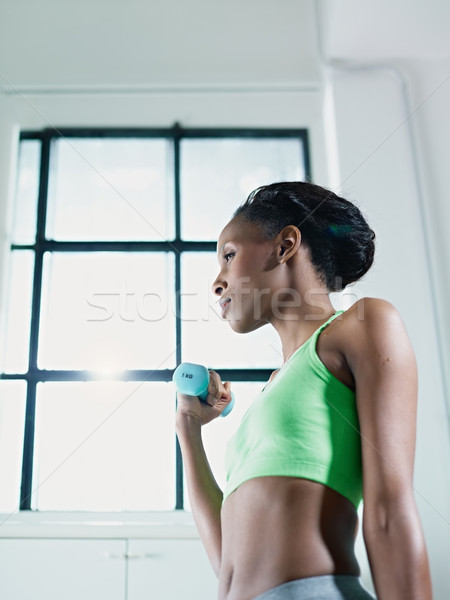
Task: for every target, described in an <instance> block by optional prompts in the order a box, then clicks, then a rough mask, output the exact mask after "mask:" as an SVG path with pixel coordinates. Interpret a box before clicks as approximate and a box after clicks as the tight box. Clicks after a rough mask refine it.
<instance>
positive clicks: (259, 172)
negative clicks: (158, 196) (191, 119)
mask: <svg viewBox="0 0 450 600" xmlns="http://www.w3.org/2000/svg"><path fill="white" fill-rule="evenodd" d="M304 179H305V170H304V157H303V146H302V143H301V141H300V140H298V139H281V138H280V139H273V138H272V139H264V138H259V139H255V138H254V139H189V140H184V141H182V142H181V224H182V230H181V232H182V237H183V238H184V239H189V240H201V239H204V240H216V239H217V237H218V236H219V233H220V231H221V229H222V228H223V227H224V226H225V225H226V224H227V223H228V221H229V220H230V219H231V217H232V213H233V212H234V210H235V209H236V208H237V207H238V206H239V205H240V204H241V203H242V202H243V201H244V200H245V199H246V197H247V196H248V194H249V193H250V192H251V191H252V190H254V189H255V188H257V187H259V186H261V185H264V184H267V183H273V182H274V181H288V180H304Z"/></svg>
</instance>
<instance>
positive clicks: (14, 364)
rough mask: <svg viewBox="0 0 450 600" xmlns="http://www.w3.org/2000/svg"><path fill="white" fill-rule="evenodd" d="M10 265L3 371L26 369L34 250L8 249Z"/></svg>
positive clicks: (21, 371)
mask: <svg viewBox="0 0 450 600" xmlns="http://www.w3.org/2000/svg"><path fill="white" fill-rule="evenodd" d="M9 267H10V272H9V283H8V305H7V308H6V311H5V315H6V320H5V321H6V322H5V337H4V352H3V357H2V367H3V371H5V372H6V373H25V372H26V371H27V369H28V352H29V345H30V319H31V300H32V295H33V267H34V253H33V252H28V251H27V250H17V251H15V252H11V255H10V265H9Z"/></svg>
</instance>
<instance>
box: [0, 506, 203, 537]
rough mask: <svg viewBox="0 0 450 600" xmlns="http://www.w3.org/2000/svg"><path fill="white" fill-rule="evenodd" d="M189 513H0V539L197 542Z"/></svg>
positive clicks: (195, 531) (196, 534)
mask: <svg viewBox="0 0 450 600" xmlns="http://www.w3.org/2000/svg"><path fill="white" fill-rule="evenodd" d="M198 537H199V536H198V533H197V529H196V527H195V525H194V521H193V518H192V514H191V513H189V512H185V511H167V512H129V513H127V512H123V513H121V512H114V513H103V512H102V513H99V512H93V513H90V512H32V511H23V512H18V513H15V514H13V515H10V514H4V513H3V514H0V538H83V539H86V538H97V539H103V538H112V539H122V538H146V539H152V538H153V539H158V538H160V539H170V538H173V539H198Z"/></svg>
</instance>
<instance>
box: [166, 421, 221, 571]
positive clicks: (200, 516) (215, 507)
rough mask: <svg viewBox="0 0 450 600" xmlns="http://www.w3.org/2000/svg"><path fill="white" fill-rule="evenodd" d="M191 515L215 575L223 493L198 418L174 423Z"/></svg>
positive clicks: (219, 549)
mask: <svg viewBox="0 0 450 600" xmlns="http://www.w3.org/2000/svg"><path fill="white" fill-rule="evenodd" d="M177 434H178V440H179V442H180V447H181V453H182V455H183V465H184V469H185V473H186V480H187V486H188V493H189V500H190V504H191V509H192V514H193V517H194V521H195V524H196V526H197V529H198V532H199V534H200V537H201V539H202V542H203V544H204V546H205V548H206V552H207V554H208V557H209V560H210V562H211V565H212V567H213V569H214V572H215V573H216V575H218V574H219V570H220V562H221V545H222V532H221V521H220V510H221V506H222V498H223V494H222V491H221V489H220V488H219V486H218V485H217V482H216V480H215V478H214V475H213V474H212V471H211V468H210V466H209V463H208V460H207V457H206V454H205V450H204V447H203V442H202V437H201V425H200V422H199V421H198V420H197V419H189V418H183V419H181V420H180V421H179V422H178V423H177Z"/></svg>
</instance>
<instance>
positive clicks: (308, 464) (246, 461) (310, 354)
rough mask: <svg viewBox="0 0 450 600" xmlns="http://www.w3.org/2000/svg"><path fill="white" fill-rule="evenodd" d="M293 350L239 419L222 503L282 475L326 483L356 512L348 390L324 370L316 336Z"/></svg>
mask: <svg viewBox="0 0 450 600" xmlns="http://www.w3.org/2000/svg"><path fill="white" fill-rule="evenodd" d="M342 312H343V311H338V312H337V313H336V314H334V315H333V316H332V317H331V318H330V319H329V320H328V321H327V322H326V323H324V324H323V325H321V327H319V329H317V330H316V331H315V332H314V333H313V335H312V336H311V337H310V338H309V339H308V340H307V341H306V342H305V343H304V344H303V345H302V346H300V348H298V349H297V350H296V351H295V352H294V354H293V355H292V356H291V357H290V358H289V360H288V361H287V362H286V363H285V364H284V365H283V367H282V368H281V369H280V371H279V373H278V374H277V376H276V377H275V378H274V379H273V380H272V381H271V382H270V383H268V384H267V385H266V386H265V388H264V389H263V390H262V391H261V392H260V394H259V395H258V396H257V397H256V398H255V400H254V402H253V403H252V405H251V406H250V408H249V409H248V411H247V412H246V414H245V415H244V417H243V419H242V421H241V424H240V426H239V428H238V430H237V431H236V433H235V434H234V435H233V436H232V437H231V439H230V441H229V443H228V447H227V453H226V461H225V462H226V471H227V483H226V487H225V490H224V498H223V499H224V501H225V500H226V498H227V497H228V496H229V495H230V494H231V493H232V492H233V491H234V490H235V489H236V488H238V487H239V486H240V485H241V484H242V483H244V482H245V481H247V480H249V479H253V478H255V477H267V476H274V475H275V476H287V477H301V478H304V479H311V480H313V481H317V482H319V483H322V484H323V485H326V486H328V487H330V488H332V489H334V490H336V491H337V492H339V493H340V494H342V495H343V496H345V497H346V498H348V499H349V500H350V502H352V503H353V504H354V506H355V507H356V508H358V506H359V504H360V502H361V500H362V465H361V441H360V432H359V422H358V415H357V411H356V400H355V393H354V392H353V391H352V390H350V389H349V388H348V387H347V386H345V385H344V384H343V383H341V382H340V381H339V380H338V379H336V377H334V375H332V374H331V373H330V371H328V369H327V368H326V367H325V365H324V364H323V363H322V361H321V360H320V358H319V357H318V355H317V351H316V344H317V338H318V337H319V335H320V333H321V332H322V331H323V329H324V328H325V327H326V326H327V325H328V324H329V323H330V322H331V321H332V320H333V319H335V318H336V317H338V316H339V315H340V314H342Z"/></svg>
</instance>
